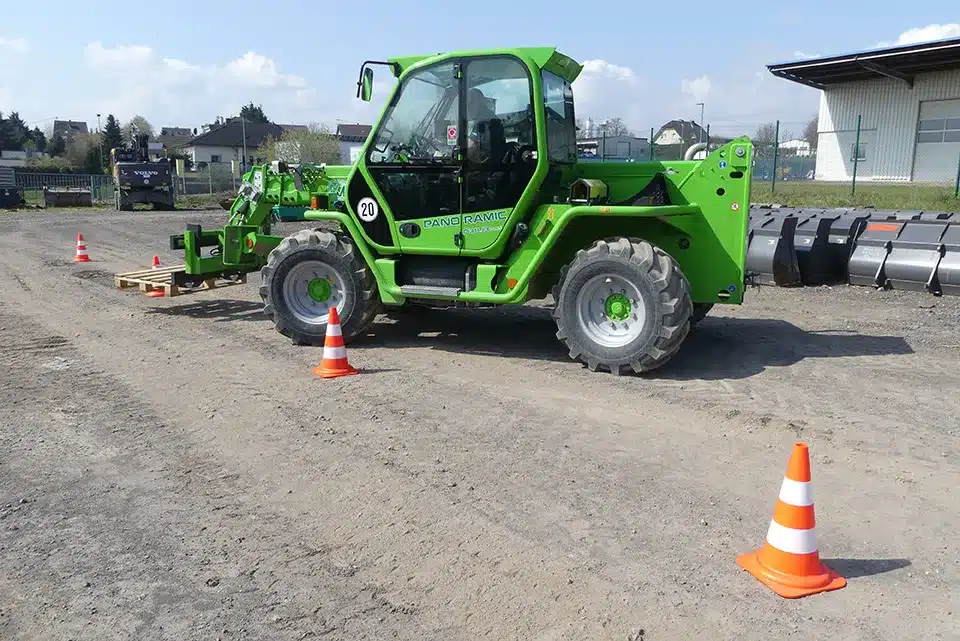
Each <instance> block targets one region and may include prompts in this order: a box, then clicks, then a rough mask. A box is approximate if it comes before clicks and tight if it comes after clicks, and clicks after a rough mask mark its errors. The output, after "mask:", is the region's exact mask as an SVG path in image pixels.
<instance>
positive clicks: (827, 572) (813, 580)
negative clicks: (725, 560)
mask: <svg viewBox="0 0 960 641" xmlns="http://www.w3.org/2000/svg"><path fill="white" fill-rule="evenodd" d="M737 565H739V566H740V567H741V568H743V569H744V570H746V571H747V572H749V573H750V574H752V575H753V576H754V578H756V579H757V580H758V581H760V582H761V583H763V584H764V585H766V586H767V587H768V588H770V589H771V590H773V591H774V592H776V593H777V594H779V595H780V596H782V597H785V598H787V599H796V598H799V597H804V596H809V595H811V594H817V593H818V592H827V591H828V590H839V589H840V588H842V587H844V586H845V585H846V584H847V581H846V579H844V578H843V577H842V576H840V575H839V574H837V573H836V572H834V571H833V570H831V569H830V568H828V567H827V566H826V565H824V564H823V563H821V562H820V552H819V550H818V549H817V529H816V519H815V518H814V512H813V485H812V483H811V482H810V452H809V450H808V448H807V445H806V444H805V443H797V444H795V445H794V447H793V452H792V453H791V455H790V461H789V462H788V463H787V473H786V475H785V476H784V478H783V483H782V484H781V486H780V496H779V498H778V499H777V503H776V507H775V508H774V510H773V519H771V521H770V527H769V529H768V530H767V540H766V542H764V544H763V546H762V547H761V548H760V549H758V550H756V551H755V552H749V553H747V554H741V555H740V556H738V557H737Z"/></svg>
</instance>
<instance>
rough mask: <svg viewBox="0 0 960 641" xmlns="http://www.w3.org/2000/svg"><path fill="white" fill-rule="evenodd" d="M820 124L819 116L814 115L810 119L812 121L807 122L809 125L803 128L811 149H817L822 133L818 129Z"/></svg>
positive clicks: (804, 137)
mask: <svg viewBox="0 0 960 641" xmlns="http://www.w3.org/2000/svg"><path fill="white" fill-rule="evenodd" d="M819 126H820V119H819V118H818V117H817V116H814V117H813V118H811V119H810V122H808V123H807V126H806V127H804V128H803V139H804V140H806V141H807V144H809V145H810V151H816V150H817V143H818V142H819V140H820V135H819V133H818V131H817V129H819Z"/></svg>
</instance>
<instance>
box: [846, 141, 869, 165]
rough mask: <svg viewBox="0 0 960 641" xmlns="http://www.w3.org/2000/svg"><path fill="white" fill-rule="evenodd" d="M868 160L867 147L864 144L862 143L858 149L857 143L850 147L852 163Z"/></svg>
mask: <svg viewBox="0 0 960 641" xmlns="http://www.w3.org/2000/svg"><path fill="white" fill-rule="evenodd" d="M866 159H867V146H866V145H865V144H863V143H860V146H859V147H858V146H857V144H856V143H854V144H852V145H850V162H853V161H854V160H856V161H857V162H860V161H861V160H866Z"/></svg>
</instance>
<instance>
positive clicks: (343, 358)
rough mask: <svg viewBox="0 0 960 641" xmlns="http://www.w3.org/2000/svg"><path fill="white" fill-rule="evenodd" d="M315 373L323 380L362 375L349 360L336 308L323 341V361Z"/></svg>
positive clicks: (332, 308)
mask: <svg viewBox="0 0 960 641" xmlns="http://www.w3.org/2000/svg"><path fill="white" fill-rule="evenodd" d="M313 373H314V374H316V375H317V376H319V377H321V378H336V377H337V376H350V375H351V374H359V373H360V372H359V371H357V370H356V369H354V368H353V366H352V365H350V362H349V361H348V360H347V348H346V347H344V346H343V332H342V331H341V329H340V314H338V313H337V308H336V307H331V308H330V317H329V318H328V319H327V335H326V338H324V340H323V359H322V360H321V361H320V364H319V365H318V366H316V367H314V368H313Z"/></svg>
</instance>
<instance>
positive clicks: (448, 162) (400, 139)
mask: <svg viewBox="0 0 960 641" xmlns="http://www.w3.org/2000/svg"><path fill="white" fill-rule="evenodd" d="M461 76H462V73H461V67H460V63H459V61H457V60H449V61H444V62H439V63H437V64H434V65H430V66H428V67H424V68H423V69H419V70H417V71H415V72H413V73H411V74H410V75H409V76H407V77H406V78H405V79H404V80H403V84H402V86H401V88H400V90H399V92H398V93H397V94H396V96H395V98H394V99H393V101H392V102H391V104H390V105H389V106H388V107H387V112H386V113H385V114H384V117H383V118H382V119H381V121H380V124H379V125H378V127H377V130H376V131H375V132H373V133H372V134H371V135H372V136H373V139H372V141H371V144H370V145H369V146H368V147H367V156H366V157H365V159H364V161H365V165H366V170H367V173H368V175H369V177H370V181H371V182H372V183H373V185H374V186H375V187H376V190H377V191H378V192H379V193H380V194H381V195H382V199H380V201H378V199H375V198H373V197H372V196H371V197H368V198H366V199H360V200H359V201H358V202H357V203H356V205H355V208H354V209H355V212H356V215H357V217H358V218H359V219H360V220H361V222H362V223H363V224H364V225H365V226H371V225H373V224H375V219H376V218H377V217H379V216H381V215H382V216H384V217H385V219H386V220H387V221H388V224H389V225H390V226H391V228H392V229H390V230H389V231H390V232H391V236H392V238H393V239H396V243H397V245H398V246H399V248H400V251H401V252H403V253H414V254H440V255H452V254H458V253H459V251H460V233H461V217H460V209H461V200H462V198H461V196H462V193H461V192H462V189H461V178H462V169H463V161H462V158H461V156H462V154H461V147H460V145H461V132H460V115H461V114H460V105H461V95H460V93H461ZM381 201H382V202H381ZM380 207H382V208H383V210H384V211H383V212H379V211H378V208H380Z"/></svg>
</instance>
